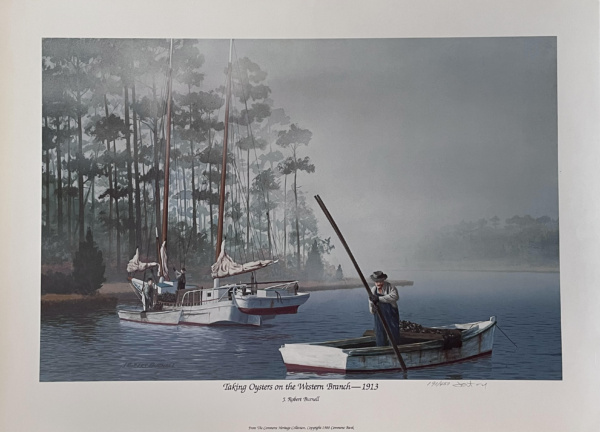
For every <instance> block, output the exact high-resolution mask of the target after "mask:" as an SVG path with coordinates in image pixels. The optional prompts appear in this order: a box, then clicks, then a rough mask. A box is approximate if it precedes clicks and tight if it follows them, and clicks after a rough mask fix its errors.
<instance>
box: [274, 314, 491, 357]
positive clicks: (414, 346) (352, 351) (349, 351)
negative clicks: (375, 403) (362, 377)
mask: <svg viewBox="0 0 600 432" xmlns="http://www.w3.org/2000/svg"><path fill="white" fill-rule="evenodd" d="M469 324H472V325H473V327H474V326H475V325H478V326H479V327H478V329H477V330H476V331H473V332H470V331H471V330H472V329H463V333H462V335H461V336H462V337H461V340H462V341H463V342H465V341H468V340H470V339H473V338H474V337H476V336H478V335H480V334H482V333H484V332H487V331H489V330H491V329H492V328H493V327H494V326H495V325H496V319H495V317H491V318H490V319H489V320H486V321H476V322H472V323H464V324H454V326H456V325H461V326H467V325H469ZM481 324H486V325H484V326H481ZM430 328H434V329H454V330H461V329H457V328H456V327H454V328H453V327H450V326H443V327H430ZM469 332H470V333H469ZM374 339H375V337H374V336H362V337H358V338H352V339H339V340H334V341H326V342H313V343H295V344H289V345H307V346H315V347H327V348H334V349H338V350H340V351H341V352H343V353H344V354H346V355H347V356H348V357H357V356H381V355H388V354H393V353H394V351H393V348H392V347H391V346H383V347H373V346H371V347H361V348H342V347H339V346H335V345H336V344H338V345H339V344H342V343H343V344H345V345H347V344H349V343H361V342H362V343H364V342H367V341H372V340H374ZM285 346H286V345H283V347H282V348H284V347H285ZM443 346H444V341H443V340H432V341H424V342H414V343H409V344H401V345H398V350H399V351H400V352H413V351H424V350H433V349H439V348H442V347H443Z"/></svg>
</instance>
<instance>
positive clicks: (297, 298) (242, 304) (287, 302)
mask: <svg viewBox="0 0 600 432" xmlns="http://www.w3.org/2000/svg"><path fill="white" fill-rule="evenodd" d="M259 293H260V291H259ZM266 294H267V295H263V296H259V295H242V294H236V295H235V302H236V304H237V307H238V308H239V310H240V311H241V312H243V313H245V314H250V315H286V314H295V313H297V312H298V308H299V307H300V306H302V305H303V304H304V303H305V302H306V301H307V300H308V298H309V297H310V294H309V293H298V294H291V295H290V294H287V293H283V294H279V295H277V294H275V293H269V292H267V293H266Z"/></svg>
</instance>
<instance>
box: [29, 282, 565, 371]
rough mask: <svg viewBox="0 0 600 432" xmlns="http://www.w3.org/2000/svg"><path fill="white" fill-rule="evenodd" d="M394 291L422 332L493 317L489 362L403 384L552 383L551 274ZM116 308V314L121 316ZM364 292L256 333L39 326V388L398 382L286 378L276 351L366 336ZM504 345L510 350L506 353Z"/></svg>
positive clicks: (556, 360) (554, 302) (111, 319)
mask: <svg viewBox="0 0 600 432" xmlns="http://www.w3.org/2000/svg"><path fill="white" fill-rule="evenodd" d="M401 277H403V278H407V279H411V280H414V281H415V285H414V286H413V287H399V288H398V289H399V291H400V301H399V307H400V318H401V319H404V320H410V321H414V322H418V323H420V324H423V325H444V324H450V323H462V322H470V321H479V320H484V319H488V318H489V317H490V316H492V315H495V316H496V317H497V318H498V325H499V328H500V329H501V330H502V331H503V332H504V333H506V335H507V336H508V337H509V338H510V339H511V340H512V342H511V341H510V340H509V339H508V338H507V337H506V336H505V335H504V334H503V333H502V331H499V330H498V329H496V333H495V337H494V351H493V354H492V355H491V356H487V357H483V358H479V359H476V360H472V361H465V362H462V363H456V364H452V365H447V366H438V367H432V368H426V369H421V370H415V371H409V372H408V378H409V379H424V380H432V379H436V380H437V379H479V380H494V379H498V380H560V379H562V357H561V337H560V293H559V275H558V273H496V272H481V273H479V272H411V273H410V274H403V275H402V276H401ZM122 306H124V305H119V307H122ZM372 323H373V318H372V315H371V314H370V313H369V311H368V307H367V301H366V294H365V290H364V288H353V289H345V290H334V291H323V292H313V293H311V297H310V299H309V300H308V302H307V303H305V304H304V305H303V306H301V307H300V309H299V313H298V314H296V315H283V316H279V317H277V318H275V319H274V320H270V321H268V322H267V323H266V324H265V325H263V326H262V327H243V326H225V327H187V326H176V327H169V326H153V325H144V324H136V323H129V322H121V321H120V320H119V318H118V316H117V313H116V311H112V312H101V313H92V314H86V315H79V316H55V317H52V318H45V319H44V320H43V321H42V326H41V354H40V355H41V359H40V364H41V366H40V380H41V381H115V380H127V381H135V380H211V379H217V380H243V379H306V378H310V379H343V378H349V379H350V378H352V379H367V378H368V379H373V378H376V379H400V378H402V377H403V375H402V373H401V372H400V373H399V372H386V373H372V374H364V373H363V374H359V375H356V374H352V375H351V374H347V375H340V374H322V375H318V374H314V373H287V372H286V369H285V366H284V364H283V361H282V359H281V355H280V353H279V351H278V348H279V347H280V346H281V345H283V344H284V343H293V342H307V341H322V340H332V339H338V338H346V337H356V336H359V335H362V333H363V332H364V330H365V329H369V328H372V327H373V324H372ZM513 342H514V344H516V346H515V345H513Z"/></svg>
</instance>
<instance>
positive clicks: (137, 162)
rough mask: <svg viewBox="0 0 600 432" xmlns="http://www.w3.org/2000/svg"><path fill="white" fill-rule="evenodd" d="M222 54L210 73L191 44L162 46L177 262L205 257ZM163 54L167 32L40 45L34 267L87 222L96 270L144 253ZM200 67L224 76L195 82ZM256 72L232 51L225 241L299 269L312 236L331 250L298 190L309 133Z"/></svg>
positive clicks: (220, 113) (157, 219)
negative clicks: (158, 36)
mask: <svg viewBox="0 0 600 432" xmlns="http://www.w3.org/2000/svg"><path fill="white" fill-rule="evenodd" d="M222 58H223V62H222V64H219V65H217V66H215V65H210V68H209V67H208V65H206V64H205V58H204V55H203V53H202V51H201V45H199V43H198V41H195V40H176V41H174V50H173V56H172V77H173V98H172V99H173V101H172V130H173V133H172V141H171V162H170V176H169V178H170V193H169V195H170V196H169V216H168V217H169V232H168V250H169V257H170V262H171V263H172V264H173V265H177V266H179V265H181V264H184V265H187V266H188V267H192V266H196V267H205V266H208V265H210V264H212V263H213V262H214V259H215V257H214V251H215V246H216V245H215V242H216V236H217V235H216V223H217V217H218V214H217V208H218V201H219V186H220V179H221V169H222V166H221V165H222V152H223V130H224V123H223V117H224V105H225V83H226V69H227V58H228V52H223V56H222ZM168 63H169V41H168V40H148V39H136V40H127V39H123V40H112V39H45V40H44V41H43V50H42V77H43V99H42V119H41V120H42V133H43V142H42V144H43V147H42V173H43V175H42V185H41V186H42V200H43V202H42V214H41V223H42V264H60V263H66V262H69V261H71V259H72V254H73V251H74V250H75V249H76V248H77V246H78V244H79V242H82V241H84V239H85V232H86V230H87V228H88V227H90V228H91V229H92V233H93V237H94V241H95V242H96V243H97V244H98V245H99V247H100V249H101V250H102V251H103V254H104V259H105V261H106V263H107V269H110V270H112V271H116V272H117V273H119V272H124V269H125V264H126V263H127V260H128V259H129V258H130V257H131V256H132V255H133V254H134V252H135V249H136V247H139V248H140V254H141V255H142V257H148V258H149V259H150V260H152V261H154V260H156V243H155V234H156V232H155V230H158V236H159V237H160V236H162V233H161V232H160V230H161V218H162V216H161V212H162V208H161V206H162V204H163V200H164V198H165V197H164V196H163V183H164V171H163V167H164V163H163V160H164V154H165V136H166V135H165V131H166V128H167V125H166V124H165V123H166V120H165V118H166V116H165V113H166V89H167V77H168ZM209 70H212V71H218V72H210V71H209ZM209 73H212V74H213V75H212V77H213V81H214V82H219V81H220V82H222V85H219V86H217V87H215V88H210V87H209V88H207V85H205V84H204V83H205V81H206V78H207V76H208V74H209ZM214 76H216V78H214ZM267 76H268V75H267V71H264V70H262V69H261V67H260V66H259V65H258V64H256V63H254V62H252V60H250V59H248V58H246V57H242V58H234V59H233V67H232V100H231V111H230V131H229V134H230V135H229V136H230V139H229V143H230V144H229V152H228V155H227V158H228V165H229V168H228V173H227V176H228V177H227V187H226V196H225V202H226V205H225V217H226V219H225V236H226V238H227V243H228V247H227V249H228V252H229V253H230V255H232V256H233V257H234V259H236V260H238V261H241V262H243V261H246V260H253V259H265V258H271V257H278V258H282V259H283V260H282V262H283V264H284V266H283V267H284V268H288V269H289V271H290V272H291V273H296V274H299V273H301V272H302V271H304V266H305V263H306V262H307V260H308V255H309V253H310V251H311V250H314V247H313V246H314V245H315V244H316V247H317V250H318V251H319V253H320V254H322V253H326V252H327V251H328V250H329V249H330V248H331V246H330V245H329V242H328V241H327V240H326V239H322V238H320V237H319V232H318V229H317V223H316V219H315V216H314V213H313V210H312V208H311V207H310V206H309V205H308V203H307V198H306V197H305V196H304V195H303V194H302V192H301V190H300V186H301V181H302V177H303V176H305V175H308V174H310V173H313V172H314V171H315V165H314V164H313V163H312V162H311V160H310V158H309V157H308V156H306V155H305V154H304V153H305V152H306V150H305V149H306V146H308V144H309V143H310V141H311V138H312V133H311V131H310V130H308V129H304V128H302V127H301V125H298V124H296V123H294V121H293V119H291V118H289V117H288V116H287V115H286V113H285V111H284V110H283V108H281V107H277V106H276V105H275V102H274V100H273V99H272V98H271V90H270V88H269V86H268V79H267ZM312 261H314V259H313V260H312Z"/></svg>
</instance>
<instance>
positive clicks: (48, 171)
mask: <svg viewBox="0 0 600 432" xmlns="http://www.w3.org/2000/svg"><path fill="white" fill-rule="evenodd" d="M44 123H45V125H46V128H48V117H45V118H44ZM47 147H49V145H48V146H47ZM45 187H46V226H45V229H46V235H49V234H50V149H49V148H46V184H45Z"/></svg>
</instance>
